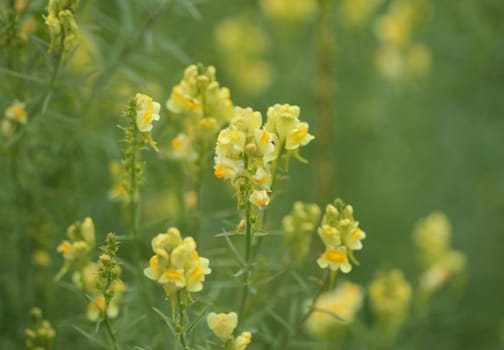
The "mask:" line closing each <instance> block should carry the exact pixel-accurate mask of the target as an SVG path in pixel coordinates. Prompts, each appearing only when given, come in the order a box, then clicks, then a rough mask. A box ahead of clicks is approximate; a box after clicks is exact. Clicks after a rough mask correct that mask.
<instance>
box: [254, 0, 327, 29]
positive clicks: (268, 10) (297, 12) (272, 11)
mask: <svg viewBox="0 0 504 350" xmlns="http://www.w3.org/2000/svg"><path fill="white" fill-rule="evenodd" d="M259 4H260V5H261V9H262V10H263V12H264V13H265V14H266V15H267V16H268V17H271V18H272V19H274V20H276V21H279V22H293V23H296V22H308V21H310V20H312V19H313V18H314V17H315V16H316V15H317V13H318V10H319V7H318V4H317V1H316V0H261V1H260V2H259Z"/></svg>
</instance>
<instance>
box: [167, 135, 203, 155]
mask: <svg viewBox="0 0 504 350" xmlns="http://www.w3.org/2000/svg"><path fill="white" fill-rule="evenodd" d="M171 144H172V147H173V155H174V158H175V159H181V160H186V161H188V162H195V161H196V160H197V159H198V153H197V152H196V151H195V150H194V148H193V146H192V143H191V139H190V138H189V136H187V135H186V134H184V133H180V134H178V135H177V137H175V138H174V139H173V140H172V141H171Z"/></svg>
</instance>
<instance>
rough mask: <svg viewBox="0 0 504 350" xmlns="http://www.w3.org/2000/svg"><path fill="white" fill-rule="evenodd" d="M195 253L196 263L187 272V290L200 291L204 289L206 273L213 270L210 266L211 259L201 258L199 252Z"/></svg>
mask: <svg viewBox="0 0 504 350" xmlns="http://www.w3.org/2000/svg"><path fill="white" fill-rule="evenodd" d="M194 253H195V263H196V265H195V266H194V267H192V268H191V269H190V270H189V271H188V272H187V273H186V276H185V278H186V284H187V290H188V291H190V292H199V291H201V290H202V289H203V282H204V281H205V275H208V274H209V273H211V272H212V269H210V268H209V264H210V261H209V260H208V259H206V258H200V257H199V256H198V253H197V252H194Z"/></svg>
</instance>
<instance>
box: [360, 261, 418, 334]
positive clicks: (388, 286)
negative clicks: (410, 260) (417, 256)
mask: <svg viewBox="0 0 504 350" xmlns="http://www.w3.org/2000/svg"><path fill="white" fill-rule="evenodd" d="M368 290H369V299H370V306H371V310H372V311H373V314H374V316H375V318H376V319H377V321H378V323H379V325H380V326H381V327H382V328H383V329H384V331H385V332H387V333H388V334H394V333H395V332H396V331H397V330H398V329H399V327H400V326H401V325H402V324H403V323H404V321H405V320H406V318H407V316H408V309H409V305H410V301H411V285H410V284H409V283H408V281H406V279H405V278H404V275H403V272H402V271H401V270H399V269H393V270H390V271H387V272H380V273H378V274H377V275H376V277H375V279H374V280H373V282H371V284H370V285H369V287H368Z"/></svg>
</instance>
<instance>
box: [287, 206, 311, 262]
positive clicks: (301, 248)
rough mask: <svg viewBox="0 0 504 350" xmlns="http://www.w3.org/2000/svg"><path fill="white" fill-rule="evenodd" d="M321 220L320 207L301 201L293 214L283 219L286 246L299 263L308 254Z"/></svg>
mask: <svg viewBox="0 0 504 350" xmlns="http://www.w3.org/2000/svg"><path fill="white" fill-rule="evenodd" d="M319 219H320V207H319V206H318V205H317V204H306V203H303V202H300V201H297V202H295V203H294V206H293V208H292V211H291V213H290V214H288V215H286V216H284V218H283V219H282V228H283V231H284V234H285V236H284V242H285V245H286V246H287V247H288V248H289V249H290V252H291V254H292V255H293V257H294V258H295V259H296V261H297V262H298V263H300V262H302V261H303V260H304V258H305V257H306V255H307V254H308V251H309V249H310V244H311V240H312V236H313V232H314V231H315V228H316V227H317V223H318V222H319Z"/></svg>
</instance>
